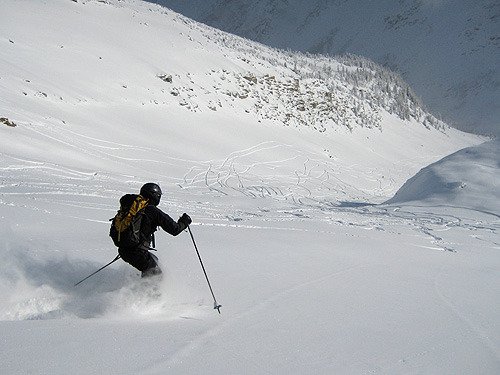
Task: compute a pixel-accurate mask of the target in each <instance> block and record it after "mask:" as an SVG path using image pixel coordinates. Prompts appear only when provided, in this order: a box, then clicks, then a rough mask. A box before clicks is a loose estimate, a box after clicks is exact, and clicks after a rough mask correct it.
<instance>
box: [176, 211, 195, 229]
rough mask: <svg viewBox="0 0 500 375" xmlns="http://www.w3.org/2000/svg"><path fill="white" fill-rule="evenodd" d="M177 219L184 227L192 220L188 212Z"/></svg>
mask: <svg viewBox="0 0 500 375" xmlns="http://www.w3.org/2000/svg"><path fill="white" fill-rule="evenodd" d="M179 221H180V222H181V223H183V224H184V225H185V226H186V227H187V226H188V225H189V224H191V223H192V222H193V220H191V218H190V217H189V215H188V214H186V213H184V214H183V215H182V216H181V217H180V218H179Z"/></svg>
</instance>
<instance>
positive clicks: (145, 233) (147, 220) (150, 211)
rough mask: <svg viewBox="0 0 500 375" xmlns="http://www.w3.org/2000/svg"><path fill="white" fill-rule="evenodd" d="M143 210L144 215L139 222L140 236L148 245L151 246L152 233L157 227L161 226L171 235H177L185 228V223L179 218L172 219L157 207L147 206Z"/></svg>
mask: <svg viewBox="0 0 500 375" xmlns="http://www.w3.org/2000/svg"><path fill="white" fill-rule="evenodd" d="M144 210H145V211H144V216H143V218H142V223H141V236H142V238H143V239H144V245H146V246H148V247H149V246H151V242H152V240H153V233H154V232H155V231H156V229H157V227H161V228H162V229H163V230H164V231H165V232H167V233H169V234H171V235H172V236H177V235H178V234H179V233H181V232H182V231H183V230H184V229H186V228H187V227H186V224H184V223H183V222H181V221H180V220H178V221H174V220H173V219H172V218H171V217H170V216H168V215H167V214H166V213H165V212H163V211H162V210H160V209H159V208H158V207H155V206H147V207H146V208H145V209H144Z"/></svg>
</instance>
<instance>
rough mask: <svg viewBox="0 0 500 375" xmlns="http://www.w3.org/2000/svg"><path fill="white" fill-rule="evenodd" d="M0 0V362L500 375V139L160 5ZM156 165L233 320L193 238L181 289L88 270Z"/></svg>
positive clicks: (14, 370) (397, 86) (172, 276)
mask: <svg viewBox="0 0 500 375" xmlns="http://www.w3.org/2000/svg"><path fill="white" fill-rule="evenodd" d="M0 11H1V13H2V14H3V15H4V19H3V21H2V23H1V24H0V118H1V119H0V296H1V301H2V303H1V305H0V334H1V337H2V340H1V341H0V342H1V344H0V348H1V351H0V353H1V354H0V373H2V374H61V375H62V374H64V375H67V374H88V373H95V374H121V375H123V374H124V375H127V374H134V375H135V374H165V373H169V374H332V373H335V374H368V373H372V374H373V373H375V374H440V375H442V374H454V375H455V374H472V373H481V374H497V373H498V372H499V370H500V354H499V353H500V339H499V338H500V328H499V327H500V321H499V320H500V318H499V316H500V314H499V313H500V305H499V303H498V295H499V292H500V284H499V283H498V274H499V271H500V270H499V268H500V237H499V234H498V233H497V230H499V231H500V219H499V212H500V205H499V204H498V203H497V202H496V201H495V195H496V190H497V187H498V185H499V182H500V181H499V180H500V178H499V168H500V156H499V151H498V149H499V143H498V141H488V142H487V143H483V142H484V141H486V140H485V139H483V138H479V137H476V136H472V135H470V134H464V133H460V132H458V131H456V130H454V129H452V128H449V127H447V126H446V125H445V124H443V123H441V122H440V121H438V120H437V119H435V118H433V117H432V116H430V115H429V114H427V113H425V111H423V110H422V109H420V108H419V107H418V102H417V101H415V100H414V97H413V95H412V94H411V92H410V90H409V88H408V87H406V86H405V85H404V83H403V82H400V81H399V80H398V79H397V77H394V76H391V75H390V74H389V73H385V72H383V71H382V70H380V68H377V67H376V66H374V65H371V64H367V63H366V62H363V61H362V60H356V59H355V58H353V59H352V60H351V61H345V62H341V61H334V60H328V59H324V60H322V59H321V58H318V59H317V60H315V59H314V58H312V57H308V56H302V55H294V54H290V53H284V52H281V51H277V50H273V49H269V48H266V47H264V46H262V45H258V44H253V43H251V42H249V41H247V40H241V39H238V38H236V37H233V36H231V35H228V34H224V33H222V32H220V31H217V30H215V29H211V28H208V27H205V26H203V25H200V24H197V23H195V22H193V21H191V20H189V19H186V18H184V17H182V16H180V15H178V14H176V13H174V12H172V11H170V10H168V9H165V8H161V7H159V6H156V5H152V4H149V3H145V2H140V1H132V0H127V1H118V0H116V1H113V0H108V1H92V0H85V1H83V0H78V1H73V0H51V1H39V0H4V1H2V2H1V3H0ZM356 64H357V65H356ZM328 72H330V73H331V74H330V75H328V74H327V73H328ZM381 79H384V81H383V83H385V85H384V84H381V82H380V80H381ZM377 80H378V81H377ZM354 82H357V83H356V84H354ZM383 86H390V90H385V89H382V88H381V87H383ZM360 92H362V93H360ZM149 181H155V182H158V183H160V185H161V186H162V189H163V191H164V196H163V198H162V202H161V204H160V208H162V209H163V210H164V211H165V212H167V213H169V214H170V215H171V216H172V217H174V218H177V217H178V216H180V215H181V214H182V213H183V212H187V213H189V214H190V215H191V216H192V218H193V220H194V222H193V225H192V231H193V235H194V237H195V239H196V242H197V245H198V248H199V250H200V253H201V256H202V258H203V261H204V265H205V267H206V269H207V272H208V276H209V277H210V281H211V283H212V286H213V289H214V292H215V295H216V297H217V302H219V303H221V304H222V305H223V306H222V309H221V314H218V313H217V311H215V310H214V309H213V299H212V296H211V294H210V291H209V289H208V286H207V284H206V280H205V278H204V275H203V272H202V269H201V267H200V264H199V261H198V258H197V256H196V253H195V250H194V247H193V243H192V242H191V238H190V236H189V234H187V233H181V234H180V235H179V236H178V237H175V238H174V237H171V236H169V235H167V234H165V233H158V235H157V247H158V249H159V251H158V256H159V257H160V261H161V264H162V267H163V269H164V271H165V278H164V279H163V280H162V282H161V286H160V291H161V296H155V295H154V293H152V292H151V286H150V285H148V283H147V282H144V281H141V280H140V279H139V277H138V275H137V274H138V273H137V272H136V271H135V270H134V269H133V268H131V267H130V266H128V265H127V264H125V263H123V262H121V261H119V262H116V263H114V264H113V265H111V266H110V267H108V268H106V269H105V270H103V271H102V272H100V273H98V274H97V275H95V276H93V277H92V278H90V279H89V280H87V281H85V282H84V283H82V284H81V285H79V286H77V287H74V286H73V285H74V284H75V283H76V282H77V281H79V280H81V279H82V278H84V277H85V276H87V275H89V274H90V273H92V272H93V271H95V270H96V269H98V268H100V267H101V266H103V265H104V264H106V263H108V262H110V261H111V260H112V259H113V258H114V257H115V256H116V250H115V248H114V247H113V245H112V242H111V240H110V238H109V237H108V229H109V221H108V219H109V218H111V217H112V216H113V215H114V214H115V212H116V210H117V209H118V200H119V198H120V197H121V195H123V194H124V193H130V192H132V193H135V192H138V190H139V188H140V186H141V185H142V184H143V183H144V182H149ZM398 191H399V192H398ZM396 193H398V194H396ZM388 201H389V202H388ZM385 202H388V203H385Z"/></svg>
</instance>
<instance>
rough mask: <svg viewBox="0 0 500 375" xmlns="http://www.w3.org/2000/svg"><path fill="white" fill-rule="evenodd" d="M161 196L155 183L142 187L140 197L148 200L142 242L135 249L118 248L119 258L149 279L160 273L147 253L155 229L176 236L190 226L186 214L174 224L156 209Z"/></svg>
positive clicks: (154, 257) (142, 228) (152, 256)
mask: <svg viewBox="0 0 500 375" xmlns="http://www.w3.org/2000/svg"><path fill="white" fill-rule="evenodd" d="M161 194H162V192H161V189H160V186H158V185H157V184H155V183H152V182H149V183H147V184H144V185H143V186H142V188H141V191H140V195H142V196H143V197H144V198H146V199H149V203H148V205H147V206H146V208H145V209H144V210H145V211H144V216H143V218H142V222H141V230H140V233H141V240H143V242H142V244H139V246H136V247H119V248H118V253H119V254H120V256H121V258H122V259H123V260H124V261H125V262H127V263H129V264H130V265H132V266H134V267H135V268H137V269H138V270H139V271H141V273H142V275H141V276H142V277H150V276H154V275H160V274H161V273H162V272H161V269H160V267H159V266H158V258H157V257H156V256H155V255H153V254H151V253H150V252H149V250H151V247H150V246H151V242H152V241H153V234H154V232H155V231H156V229H157V227H161V228H162V229H163V230H164V231H165V232H167V233H169V234H171V235H172V236H177V235H178V234H179V233H181V232H182V231H183V230H184V229H186V228H187V227H188V225H189V224H191V218H190V217H189V215H188V214H183V215H182V216H181V217H180V218H179V220H177V222H175V221H174V220H173V219H172V218H171V217H170V216H168V215H167V214H166V213H164V212H163V211H162V210H160V209H159V208H158V207H156V206H157V205H158V204H159V203H160V199H161Z"/></svg>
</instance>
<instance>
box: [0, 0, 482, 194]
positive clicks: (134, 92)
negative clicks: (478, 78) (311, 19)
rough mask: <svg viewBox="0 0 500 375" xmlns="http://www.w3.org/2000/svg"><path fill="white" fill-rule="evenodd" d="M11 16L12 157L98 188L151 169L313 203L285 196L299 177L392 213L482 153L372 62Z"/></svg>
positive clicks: (106, 11)
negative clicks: (452, 162)
mask: <svg viewBox="0 0 500 375" xmlns="http://www.w3.org/2000/svg"><path fill="white" fill-rule="evenodd" d="M4 7H5V8H6V12H5V14H8V15H9V17H8V21H6V22H4V23H3V24H2V26H1V28H2V29H1V30H2V31H1V32H2V35H3V38H2V40H1V43H2V49H1V52H2V54H3V57H2V61H1V64H2V69H1V71H2V76H1V81H0V82H1V84H2V85H1V86H0V95H1V97H2V103H1V107H0V116H1V117H3V118H5V119H6V121H10V122H11V123H13V124H17V125H18V126H17V127H8V126H4V127H3V129H2V131H3V132H5V135H4V136H3V137H2V139H1V141H0V142H2V152H3V153H4V155H6V156H7V157H8V158H19V159H23V160H24V158H25V155H26V153H27V151H30V150H32V149H33V148H36V149H38V150H40V151H41V152H40V153H39V154H37V156H36V162H48V163H54V164H61V165H64V166H67V165H68V162H69V161H74V160H78V162H79V165H80V167H81V168H82V169H85V170H86V171H87V172H88V173H91V174H92V173H96V172H99V173H102V172H113V173H114V172H116V171H117V170H125V169H129V170H130V169H131V173H132V170H136V169H137V168H138V167H137V163H138V161H141V160H152V161H153V162H152V165H151V167H150V168H149V169H148V171H149V172H150V178H153V179H156V180H160V181H161V180H166V181H169V182H171V183H175V184H182V185H184V186H186V185H188V184H189V185H196V186H197V185H201V186H204V185H208V186H212V184H213V185H215V186H218V187H219V188H220V189H222V190H223V191H224V193H227V192H226V191H225V190H229V191H230V192H239V193H243V194H244V195H246V194H250V195H253V194H255V192H254V190H257V191H258V193H257V195H267V194H268V193H264V192H271V191H272V193H269V194H271V195H278V196H281V197H283V198H287V197H288V198H291V197H293V198H294V199H298V198H300V196H301V195H302V194H300V196H299V197H296V196H295V194H296V192H294V193H290V191H289V190H290V187H289V185H287V186H282V184H283V178H285V179H286V180H287V184H288V182H290V181H294V180H296V179H298V180H297V182H298V184H299V185H304V186H303V187H304V188H305V190H303V191H309V190H310V189H316V188H317V189H320V190H323V189H324V192H323V193H322V194H324V197H325V199H328V200H330V201H331V200H346V199H347V200H349V199H351V200H352V199H354V200H355V199H361V200H366V199H367V197H368V196H372V197H373V199H375V201H377V197H380V198H379V199H380V200H384V199H385V198H387V197H389V196H391V195H392V194H393V193H394V192H395V191H396V190H397V188H398V187H399V186H400V185H401V184H402V183H403V182H404V181H405V180H406V179H407V178H409V177H411V176H412V175H413V173H415V172H416V171H417V170H418V169H420V168H421V167H424V166H426V165H427V164H429V163H431V162H433V161H436V160H437V159H439V158H441V157H442V156H445V155H447V154H449V153H451V152H454V151H456V150H458V149H460V148H462V147H466V146H470V145H472V144H475V143H477V142H478V141H479V139H476V138H474V137H472V136H467V135H465V134H461V133H459V132H457V131H455V130H453V129H450V128H449V127H447V126H446V125H445V124H443V123H442V122H441V121H439V120H437V119H436V118H434V117H433V116H431V115H430V114H428V113H426V112H425V111H424V110H423V109H422V108H421V106H420V102H419V100H418V98H417V97H416V96H415V95H414V94H413V93H412V91H411V89H410V88H409V87H408V85H407V84H406V83H405V82H404V81H402V80H401V78H400V77H399V76H397V75H395V74H393V73H391V72H389V71H387V70H384V69H383V68H381V67H379V66H377V65H376V64H374V63H371V62H369V61H367V60H364V59H362V58H357V57H354V56H350V57H346V58H344V59H343V60H341V61H340V60H333V59H329V58H319V59H315V58H314V57H309V56H304V55H301V54H292V53H287V52H282V51H278V50H274V49H271V48H268V47H265V46H263V45H259V44H256V43H252V42H249V41H246V40H243V39H240V38H238V37H234V36H232V35H229V34H225V33H222V32H219V31H217V30H215V29H212V28H209V27H205V26H203V25H201V24H197V23H195V22H193V21H191V20H189V19H187V18H184V17H182V16H180V15H178V14H175V13H173V12H171V11H169V10H167V9H165V8H161V7H159V6H156V5H153V4H149V3H141V2H129V1H127V2H118V1H107V2H101V1H77V2H74V1H65V0H58V1H56V2H55V3H54V5H50V4H46V3H41V4H38V5H35V4H33V2H30V1H20V2H16V1H9V2H6V3H5V5H4ZM34 7H36V10H37V11H36V12H30V9H33V8H34ZM52 7H57V8H56V9H57V11H52ZM39 14H44V17H42V18H41V17H39ZM26 24H30V25H31V28H29V29H27V28H26V27H24V25H26ZM49 24H50V27H49V26H47V25H49ZM75 35H78V37H75ZM134 129H135V130H140V131H142V132H143V133H142V134H141V136H140V137H137V134H136V133H135V132H134ZM288 137H292V138H294V139H299V138H300V139H303V140H307V142H309V143H308V144H307V146H303V145H305V143H303V142H295V141H293V142H290V141H289V139H288ZM52 139H59V140H60V144H59V145H60V149H56V148H54V147H53V146H49V144H51V142H52ZM240 140H241V141H240ZM200 147H202V149H203V153H202V154H199V153H197V152H196V150H198V149H200ZM89 148H90V149H91V150H92V151H91V152H89V151H88V149H89ZM247 150H251V152H250V155H251V157H247V156H246V155H248V154H249V151H247ZM42 151H43V152H42ZM62 155H64V157H62ZM242 155H243V156H242ZM290 158H292V159H293V160H295V161H296V166H294V167H293V168H291V169H290V170H287V171H286V172H284V176H283V177H280V178H276V175H275V173H274V167H270V165H269V163H271V165H273V164H274V163H276V161H277V160H287V159H290ZM185 160H186V161H185ZM415 160H421V164H420V165H419V168H418V169H417V170H413V169H412V168H413V167H414V166H413V167H409V164H411V165H414V164H413V163H414V161H415ZM332 162H333V163H332ZM8 163H11V162H8ZM71 165H72V164H71ZM193 165H196V167H194V166H193ZM357 165H362V166H363V167H362V168H360V169H359V170H358V167H357ZM367 166H370V171H371V172H370V173H369V174H368V175H367V174H366V172H365V171H366V170H367V169H366V167H367ZM190 170H191V172H189V173H188V172H187V171H190ZM297 171H301V172H300V174H303V175H304V176H303V177H298V176H297ZM344 171H348V172H347V173H344ZM133 173H137V172H133ZM248 174H255V175H256V176H257V178H259V179H260V183H259V186H260V187H259V188H256V187H255V186H254V183H255V181H252V183H251V184H247V183H246V182H245V179H246V175H248ZM334 176H335V177H334ZM352 179H354V180H355V181H359V182H358V183H356V184H355V186H354V185H353V181H351V180H352ZM274 180H276V181H274ZM309 184H312V185H314V186H308V185H309ZM275 187H277V188H276V189H275ZM351 187H353V188H351ZM248 190H249V191H248ZM298 191H302V190H301V189H299V190H298ZM290 194H291V195H290ZM367 194H368V195H367ZM306 195H307V194H306Z"/></svg>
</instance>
